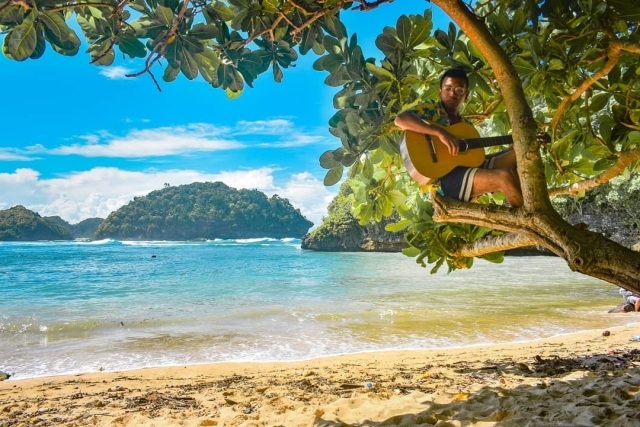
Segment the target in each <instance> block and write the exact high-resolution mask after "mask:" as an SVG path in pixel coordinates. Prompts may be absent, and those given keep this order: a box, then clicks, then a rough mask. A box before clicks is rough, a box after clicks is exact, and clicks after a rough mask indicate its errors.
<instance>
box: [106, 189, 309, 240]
mask: <svg viewBox="0 0 640 427" xmlns="http://www.w3.org/2000/svg"><path fill="white" fill-rule="evenodd" d="M312 225H313V223H312V222H311V221H308V220H307V219H306V218H304V217H303V216H302V214H301V213H300V211H299V210H298V209H295V208H294V207H293V206H291V204H290V203H289V201H288V200H286V199H283V198H281V197H279V196H278V195H274V196H273V197H271V198H267V196H265V195H264V193H262V192H260V191H257V190H236V189H233V188H231V187H228V186H227V185H225V184H223V183H221V182H215V183H211V182H205V183H193V184H189V185H181V186H178V187H171V186H165V187H164V188H163V189H162V190H156V191H152V192H151V193H149V194H148V195H147V196H144V197H136V198H134V199H133V201H132V202H130V203H129V204H127V205H125V206H123V207H121V208H120V209H118V210H117V211H115V212H112V213H111V214H109V216H108V217H107V219H105V220H104V222H103V223H102V224H100V226H99V227H98V229H97V230H96V234H95V237H96V238H97V239H104V238H114V239H125V240H126V239H132V240H194V239H216V238H220V239H237V238H255V237H274V238H283V237H302V236H303V235H304V234H305V233H306V232H307V231H308V230H309V228H310V227H311V226H312Z"/></svg>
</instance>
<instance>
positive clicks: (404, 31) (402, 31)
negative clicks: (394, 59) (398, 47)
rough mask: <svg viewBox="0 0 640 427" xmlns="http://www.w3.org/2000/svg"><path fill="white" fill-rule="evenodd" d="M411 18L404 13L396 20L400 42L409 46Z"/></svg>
mask: <svg viewBox="0 0 640 427" xmlns="http://www.w3.org/2000/svg"><path fill="white" fill-rule="evenodd" d="M411 28H412V25H411V20H410V19H409V18H408V17H407V16H406V15H401V16H400V17H399V18H398V21H397V22H396V32H397V33H398V38H399V39H400V43H402V44H403V45H405V46H406V47H409V40H410V39H411Z"/></svg>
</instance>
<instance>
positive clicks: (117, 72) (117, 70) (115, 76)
mask: <svg viewBox="0 0 640 427" xmlns="http://www.w3.org/2000/svg"><path fill="white" fill-rule="evenodd" d="M132 72H133V70H130V69H128V68H126V67H121V66H117V65H116V66H113V67H105V68H102V69H101V70H100V74H101V75H103V76H105V77H106V78H108V79H110V80H124V79H130V78H131V77H126V75H127V74H131V73H132Z"/></svg>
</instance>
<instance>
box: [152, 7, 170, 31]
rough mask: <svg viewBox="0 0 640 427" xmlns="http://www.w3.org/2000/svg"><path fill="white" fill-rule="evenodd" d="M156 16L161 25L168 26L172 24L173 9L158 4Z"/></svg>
mask: <svg viewBox="0 0 640 427" xmlns="http://www.w3.org/2000/svg"><path fill="white" fill-rule="evenodd" d="M155 14H156V18H158V21H159V22H160V23H161V24H162V25H166V26H167V27H170V26H171V25H172V24H173V20H174V16H173V10H171V9H169V8H168V7H165V6H158V7H156V10H155Z"/></svg>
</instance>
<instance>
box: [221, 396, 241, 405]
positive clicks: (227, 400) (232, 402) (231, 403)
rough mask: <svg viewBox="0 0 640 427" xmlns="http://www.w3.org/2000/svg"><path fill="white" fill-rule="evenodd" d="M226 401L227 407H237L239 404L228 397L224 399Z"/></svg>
mask: <svg viewBox="0 0 640 427" xmlns="http://www.w3.org/2000/svg"><path fill="white" fill-rule="evenodd" d="M224 401H225V403H226V404H227V405H237V404H238V402H236V401H235V400H233V399H229V398H228V397H225V398H224Z"/></svg>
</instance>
